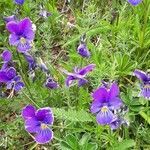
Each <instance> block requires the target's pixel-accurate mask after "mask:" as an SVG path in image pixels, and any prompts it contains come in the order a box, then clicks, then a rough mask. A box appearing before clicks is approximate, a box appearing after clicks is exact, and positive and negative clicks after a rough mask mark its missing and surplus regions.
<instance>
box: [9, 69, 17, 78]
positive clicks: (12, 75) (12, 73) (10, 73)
mask: <svg viewBox="0 0 150 150" xmlns="http://www.w3.org/2000/svg"><path fill="white" fill-rule="evenodd" d="M15 76H16V69H15V68H13V67H10V68H9V69H8V71H7V77H8V78H9V79H10V80H11V79H13V78H14V77H15Z"/></svg>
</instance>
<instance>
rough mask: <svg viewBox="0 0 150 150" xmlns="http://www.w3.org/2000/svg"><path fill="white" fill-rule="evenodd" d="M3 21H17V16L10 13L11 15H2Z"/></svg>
mask: <svg viewBox="0 0 150 150" xmlns="http://www.w3.org/2000/svg"><path fill="white" fill-rule="evenodd" d="M3 19H4V21H5V22H6V23H8V22H10V21H14V22H16V21H17V17H16V16H15V15H12V16H8V17H3Z"/></svg>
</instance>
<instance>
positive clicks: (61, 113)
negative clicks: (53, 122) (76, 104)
mask: <svg viewBox="0 0 150 150" xmlns="http://www.w3.org/2000/svg"><path fill="white" fill-rule="evenodd" d="M53 112H54V115H55V117H56V118H57V119H61V120H69V121H73V122H78V121H79V122H92V121H93V120H92V116H91V115H90V114H89V113H88V112H86V111H85V110H80V111H76V110H72V109H69V110H65V109H62V108H53Z"/></svg>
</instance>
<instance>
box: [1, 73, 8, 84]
mask: <svg viewBox="0 0 150 150" xmlns="http://www.w3.org/2000/svg"><path fill="white" fill-rule="evenodd" d="M7 81H9V78H8V77H7V74H6V72H5V71H0V82H7Z"/></svg>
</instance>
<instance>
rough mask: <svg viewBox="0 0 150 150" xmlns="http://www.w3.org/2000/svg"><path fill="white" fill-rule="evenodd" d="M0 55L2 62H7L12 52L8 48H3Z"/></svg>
mask: <svg viewBox="0 0 150 150" xmlns="http://www.w3.org/2000/svg"><path fill="white" fill-rule="evenodd" d="M1 56H2V59H3V61H4V62H8V61H10V60H11V58H12V53H11V52H10V51H9V50H4V51H3V53H2V55H1Z"/></svg>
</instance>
